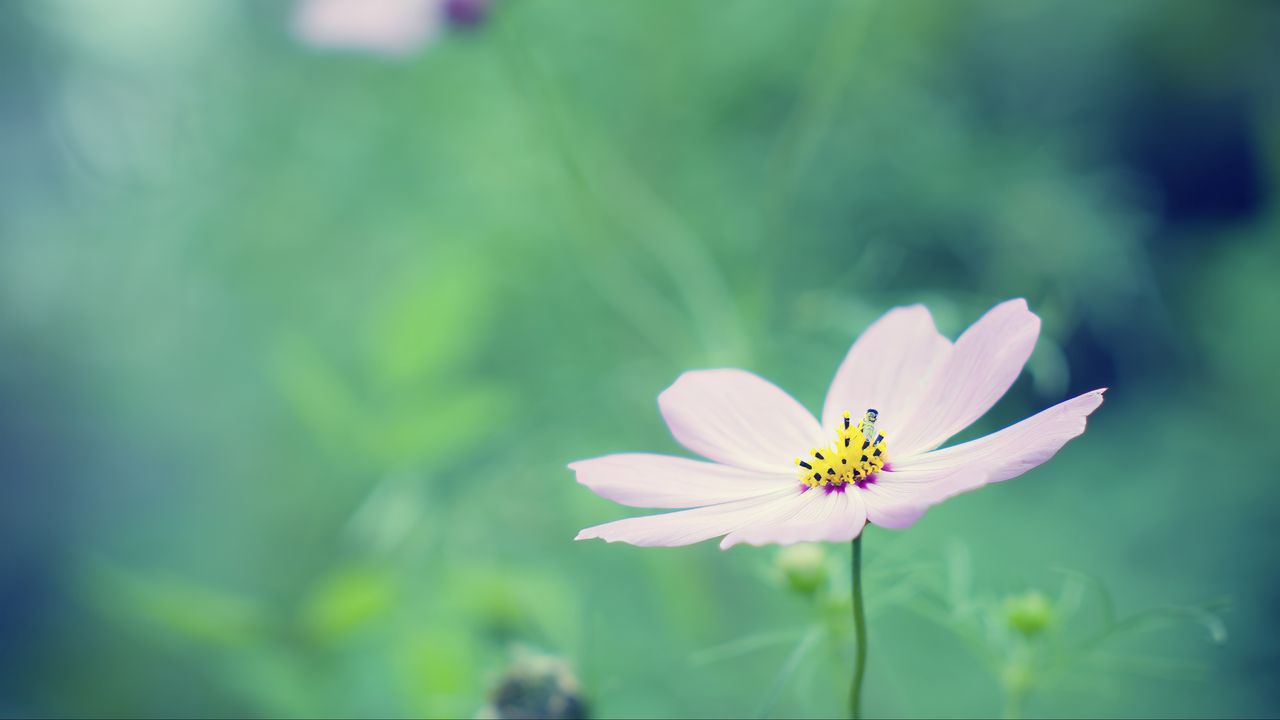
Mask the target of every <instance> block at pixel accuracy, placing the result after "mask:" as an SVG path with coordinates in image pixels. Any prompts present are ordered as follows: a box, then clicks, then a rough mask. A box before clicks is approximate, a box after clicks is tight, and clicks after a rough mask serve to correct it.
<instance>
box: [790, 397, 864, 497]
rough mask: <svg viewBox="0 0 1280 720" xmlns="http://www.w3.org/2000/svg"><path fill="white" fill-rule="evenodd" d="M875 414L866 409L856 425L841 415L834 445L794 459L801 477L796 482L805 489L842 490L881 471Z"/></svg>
mask: <svg viewBox="0 0 1280 720" xmlns="http://www.w3.org/2000/svg"><path fill="white" fill-rule="evenodd" d="M878 417H879V413H877V412H876V411H875V410H872V409H868V410H867V413H866V415H864V416H863V417H862V421H861V422H859V423H856V424H855V423H853V422H851V421H850V419H849V413H845V414H844V422H843V423H842V424H841V426H840V427H837V428H836V442H835V444H833V445H832V446H831V447H829V448H813V449H812V450H810V451H809V457H808V458H796V465H799V466H800V469H801V472H802V474H801V475H800V482H802V483H804V484H805V485H808V486H809V487H830V488H839V489H841V490H843V489H844V486H846V485H849V484H855V485H862V484H864V483H866V482H868V481H870V480H871V479H872V478H873V477H874V476H875V474H876V473H878V472H880V469H881V468H883V467H884V461H885V458H886V454H885V445H884V435H883V434H882V433H880V432H878V431H877V430H876V418H878Z"/></svg>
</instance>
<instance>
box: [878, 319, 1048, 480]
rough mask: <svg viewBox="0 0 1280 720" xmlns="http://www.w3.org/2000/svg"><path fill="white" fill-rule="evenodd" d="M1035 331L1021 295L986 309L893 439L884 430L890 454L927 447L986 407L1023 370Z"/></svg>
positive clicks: (903, 455)
mask: <svg viewBox="0 0 1280 720" xmlns="http://www.w3.org/2000/svg"><path fill="white" fill-rule="evenodd" d="M1039 335H1040V318H1038V317H1036V316H1035V314H1033V313H1032V312H1031V311H1030V310H1028V309H1027V303H1026V301H1025V300H1022V299H1021V298H1019V299H1017V300H1010V301H1008V302H1004V303H1001V304H999V305H997V306H995V307H994V308H992V309H991V310H989V311H987V314H986V315H983V316H982V317H981V318H980V319H979V320H978V321H977V322H976V323H974V324H973V325H972V326H970V327H969V329H968V330H965V331H964V334H963V335H961V336H960V339H959V340H956V343H955V345H954V346H953V347H952V351H951V353H950V357H948V358H947V361H946V362H945V363H944V364H943V366H942V367H941V369H939V370H938V372H937V374H936V375H935V376H934V378H933V382H932V384H931V386H930V388H929V390H928V391H927V392H926V393H925V394H924V398H923V400H922V401H921V403H920V405H919V407H918V409H917V410H916V412H915V413H914V414H913V415H912V417H911V420H910V424H909V425H907V426H905V427H902V428H901V429H900V430H899V431H898V434H897V436H895V437H889V436H888V433H886V434H885V435H886V437H889V448H890V450H891V451H892V457H895V458H907V457H911V456H913V455H916V454H918V453H922V452H925V451H928V450H931V449H933V448H935V447H937V446H939V445H941V444H942V443H943V442H944V441H945V440H946V439H947V438H949V437H951V436H952V435H954V434H956V433H958V432H960V431H961V430H963V429H965V428H966V427H968V426H969V424H970V423H972V422H973V421H974V420H977V419H978V418H979V417H981V416H982V415H983V414H984V413H985V412H986V411H987V410H989V409H991V406H992V405H994V404H995V403H996V401H997V400H999V399H1000V398H1001V397H1002V396H1003V395H1004V394H1005V392H1006V391H1008V389H1009V386H1011V385H1013V381H1014V380H1016V379H1017V377H1018V374H1019V373H1020V372H1022V366H1023V365H1025V364H1026V362H1027V358H1028V357H1030V355H1031V350H1032V349H1033V348H1034V347H1035V344H1036V339H1037V338H1038V337H1039Z"/></svg>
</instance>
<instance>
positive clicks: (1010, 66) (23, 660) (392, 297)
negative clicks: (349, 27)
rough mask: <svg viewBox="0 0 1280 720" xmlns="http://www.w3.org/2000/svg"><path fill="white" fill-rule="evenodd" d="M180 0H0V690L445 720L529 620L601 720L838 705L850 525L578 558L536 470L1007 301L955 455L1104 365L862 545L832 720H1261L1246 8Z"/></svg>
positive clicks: (1268, 404) (1271, 187) (1267, 253)
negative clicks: (901, 317)
mask: <svg viewBox="0 0 1280 720" xmlns="http://www.w3.org/2000/svg"><path fill="white" fill-rule="evenodd" d="M182 5H183V10H182V11H181V12H179V11H175V10H174V9H173V6H172V4H171V3H166V2H164V1H163V0H131V2H129V3H127V4H126V3H116V2H112V1H110V0H56V1H55V0H50V1H49V2H44V1H43V0H32V1H30V2H7V3H0V123H2V124H3V126H4V127H5V132H4V133H0V157H3V158H4V161H3V162H0V190H2V192H0V347H2V348H4V349H5V353H4V356H3V359H0V610H3V612H0V637H3V638H4V642H3V643H0V645H2V647H0V671H2V672H0V715H10V714H12V715H21V716H27V715H35V716H45V715H57V716H105V715H112V716H145V715H156V716H170V715H172V716H189V715H192V714H200V715H210V716H236V717H240V716H254V717H257V716H283V717H303V716H321V715H324V716H351V717H357V716H379V717H382V716H393V717H404V716H414V717H419V716H448V717H472V716H475V715H476V714H477V713H479V712H480V711H481V709H482V708H484V707H485V706H486V704H487V703H490V702H491V701H492V699H493V697H494V689H495V688H497V687H501V686H502V683H503V681H504V678H506V679H509V678H510V677H511V675H510V671H511V667H512V664H513V660H512V647H513V646H525V645H527V646H531V647H535V648H537V649H538V651H539V653H541V654H542V655H545V656H548V657H552V658H555V660H554V662H555V663H559V664H557V665H556V667H572V668H573V669H574V672H575V673H576V676H577V679H578V681H579V682H580V689H581V691H582V694H583V697H585V698H586V699H587V700H588V701H589V702H588V707H589V708H590V709H591V712H593V713H594V714H596V715H598V716H601V717H615V716H631V717H639V716H679V717H723V716H726V715H729V716H738V715H747V714H751V713H757V712H765V713H769V714H772V715H777V716H795V717H810V716H823V715H835V714H838V713H840V712H842V705H843V702H844V701H843V696H844V692H845V686H846V679H847V675H848V669H849V657H848V653H849V635H848V633H849V626H848V613H849V605H848V602H849V600H848V596H847V592H848V569H847V567H846V559H847V556H846V555H845V554H844V553H845V552H847V550H845V549H843V548H835V547H830V548H825V549H824V550H822V551H821V552H820V553H819V552H815V550H814V549H812V548H810V549H793V550H788V551H785V552H784V553H782V554H780V555H775V551H774V550H772V549H764V550H761V549H753V548H748V547H741V548H736V549H734V550H733V551H731V552H728V553H722V552H720V551H719V550H718V549H716V548H715V547H714V546H697V547H690V548H684V549H679V550H653V549H637V548H631V547H623V546H618V545H607V546H606V545H605V544H603V543H573V542H571V538H572V537H573V536H574V533H575V532H576V531H577V530H578V529H579V528H581V527H583V526H587V525H591V524H595V523H598V522H602V521H605V520H607V519H612V518H615V517H618V515H619V512H621V510H620V508H619V507H618V506H616V505H615V504H613V503H610V502H607V501H605V500H603V499H600V498H598V497H595V496H593V495H591V494H590V493H589V492H588V491H587V490H586V489H585V488H583V487H581V486H579V485H577V484H576V483H575V482H573V478H572V475H571V473H570V472H569V471H568V470H567V469H566V468H565V465H566V464H567V463H568V462H570V461H572V460H575V459H579V458H583V457H590V456H594V455H598V454H603V453H609V452H619V451H654V452H673V453H681V452H682V451H681V450H680V449H679V448H678V447H677V446H676V444H675V443H674V442H673V441H671V439H670V438H669V433H668V432H667V431H666V429H665V428H664V427H663V425H662V422H661V419H660V417H659V414H658V412H657V408H656V406H655V397H656V396H657V394H658V393H659V392H661V390H662V389H663V388H665V387H666V386H667V385H668V384H669V383H670V382H671V381H672V380H673V379H674V378H675V377H676V376H677V375H678V374H679V373H680V372H682V371H684V370H688V369H691V368H695V367H718V366H737V367H744V368H747V369H750V370H752V371H755V372H758V373H759V374H761V375H764V376H766V377H769V378H771V379H773V380H775V381H776V382H778V384H780V385H781V386H782V387H784V388H786V389H788V390H789V391H791V392H793V393H794V394H795V395H796V396H797V397H799V398H800V399H801V400H802V401H804V402H805V403H806V404H808V405H809V406H811V407H813V408H817V407H819V406H820V403H821V398H822V393H823V392H824V390H825V388H826V387H827V383H828V381H829V379H830V376H831V373H832V372H833V371H834V369H835V367H836V366H837V364H838V362H839V360H840V358H841V357H842V355H843V353H844V352H845V351H846V350H847V348H848V345H849V343H850V342H851V341H852V339H853V338H854V336H855V335H856V334H857V333H858V332H859V331H860V330H861V329H862V328H863V327H865V326H866V324H867V323H868V322H870V321H871V320H872V319H874V318H875V317H876V316H878V315H879V314H880V313H881V312H883V311H884V310H885V309H886V308H888V307H890V306H892V305H895V304H899V303H907V302H925V303H927V304H928V305H929V307H930V309H931V310H932V312H933V313H934V315H935V317H936V318H937V320H938V322H939V324H940V326H941V327H942V329H943V330H944V331H945V332H947V333H950V334H954V333H956V332H957V331H959V330H960V329H961V328H963V327H964V326H965V325H966V324H967V323H968V322H970V321H971V320H973V319H974V318H975V317H976V316H977V314H978V313H980V312H981V311H982V310H984V309H986V308H987V307H989V306H990V305H991V304H993V303H994V302H995V301H998V300H1001V299H1004V298H1008V297H1013V296H1025V297H1026V298H1027V299H1028V301H1029V303H1030V305H1031V307H1032V308H1033V309H1034V310H1035V311H1036V312H1037V313H1038V314H1040V315H1041V316H1042V318H1043V319H1044V330H1043V334H1042V338H1041V340H1040V345H1039V346H1038V348H1037V351H1036V354H1035V355H1034V356H1033V358H1032V360H1031V362H1030V364H1029V366H1028V372H1027V377H1026V378H1025V379H1024V380H1023V381H1020V382H1019V383H1018V384H1017V385H1016V386H1015V387H1014V388H1013V390H1012V391H1011V392H1010V394H1009V396H1008V397H1007V398H1006V399H1004V400H1003V401H1002V402H1001V403H1000V404H999V405H998V406H997V407H996V408H995V409H994V410H993V412H992V413H991V415H990V417H988V418H986V419H984V420H982V421H980V422H979V424H978V425H977V426H975V427H974V428H972V429H970V430H967V431H965V433H963V434H962V436H961V438H960V439H964V438H967V437H971V436H974V435H976V434H977V433H979V432H985V431H989V430H992V429H995V428H998V427H1001V426H1003V425H1004V424H1006V423H1007V422H1011V421H1014V420H1017V419H1019V418H1021V417H1024V416H1026V415H1028V414H1030V413H1032V412H1035V411H1037V410H1039V409H1041V408H1043V407H1046V406H1048V405H1050V404H1052V403H1054V402H1057V401H1059V400H1061V399H1063V398H1064V397H1065V396H1067V395H1068V394H1070V393H1073V392H1077V391H1084V390H1088V389H1092V388H1094V387H1097V386H1100V385H1111V386H1112V389H1111V391H1110V392H1109V393H1108V400H1107V403H1106V404H1105V405H1104V406H1103V407H1102V408H1101V410H1100V411H1099V412H1098V413H1097V414H1096V416H1095V417H1094V418H1092V419H1091V421H1090V429H1089V431H1088V432H1087V433H1086V435H1085V436H1084V437H1083V438H1082V439H1080V440H1078V441H1075V442H1073V443H1072V444H1070V445H1069V446H1067V447H1066V448H1065V449H1064V450H1063V451H1062V452H1061V453H1059V455H1058V456H1057V457H1055V458H1054V460H1053V462H1051V463H1049V464H1047V465H1046V466H1044V467H1042V468H1039V469H1037V470H1035V471H1033V472H1031V473H1029V474H1028V475H1026V476H1025V477H1023V478H1020V479H1018V480H1015V481H1012V482H1009V483H1003V484H1000V485H997V486H993V487H990V488H986V489H984V490H983V491H982V492H980V493H974V494H972V495H967V496H964V497H961V498H956V499H954V500H951V501H949V502H948V503H947V504H945V505H944V506H941V507H939V508H937V509H934V510H932V511H931V512H930V513H929V514H928V515H927V516H926V517H925V518H924V519H923V520H922V521H921V522H920V523H919V524H917V525H916V526H915V527H913V528H912V529H911V530H910V531H907V532H903V533H896V532H888V531H882V530H880V529H878V528H872V529H870V530H869V531H868V535H867V538H866V541H865V558H866V562H867V568H866V571H865V577H866V579H867V594H866V599H867V603H868V608H869V612H870V614H871V618H870V627H871V629H870V633H871V638H870V642H871V645H870V653H871V664H870V666H869V671H868V676H867V687H866V695H865V700H864V702H865V707H866V708H867V711H868V713H869V714H872V715H884V716H957V715H959V716H989V715H991V714H993V713H994V712H997V711H999V710H1000V709H1001V708H1004V709H1005V711H1006V712H1009V713H1011V714H1014V713H1022V714H1027V715H1047V716H1081V715H1083V716H1108V717H1111V716H1141V717H1149V716H1163V715H1172V714H1177V715H1182V716H1200V715H1213V716H1258V715H1264V716H1265V715H1275V714H1277V707H1276V705H1275V703H1274V698H1275V693H1274V692H1273V690H1272V689H1271V688H1272V686H1273V685H1274V674H1275V667H1274V662H1273V661H1272V659H1271V658H1273V657H1274V655H1275V653H1274V649H1273V648H1272V647H1271V644H1272V641H1271V638H1273V637H1274V636H1275V633H1276V630H1277V619H1276V617H1275V614H1274V611H1273V608H1272V607H1271V606H1272V605H1273V603H1272V602H1271V601H1270V598H1273V597H1274V595H1275V570H1274V568H1273V567H1272V565H1273V562H1272V558H1274V557H1275V556H1276V553H1277V552H1278V551H1280V540H1278V539H1277V535H1276V533H1275V532H1274V530H1273V529H1274V527H1275V523H1276V521H1277V517H1276V510H1275V508H1276V507H1280V505H1278V504H1277V503H1276V500H1277V492H1278V491H1277V486H1276V483H1275V482H1274V468H1275V467H1277V464H1278V463H1280V449H1278V446H1277V444H1276V443H1275V441H1274V438H1273V437H1272V435H1273V434H1274V433H1273V431H1272V427H1273V425H1274V421H1273V416H1274V408H1275V406H1276V404H1277V403H1278V402H1280V377H1278V376H1277V374H1276V373H1275V368H1276V366H1277V361H1278V359H1280V345H1278V344H1277V343H1278V340H1277V335H1276V333H1274V331H1272V330H1271V328H1272V327H1273V326H1274V318H1273V317H1272V316H1273V314H1274V311H1273V308H1274V307H1275V306H1276V304H1277V302H1280V298H1278V297H1277V287H1280V286H1277V284H1276V283H1275V282H1274V278H1275V276H1276V271H1277V269H1280V245H1278V244H1277V243H1276V242H1275V238H1276V233H1277V220H1276V217H1277V216H1276V212H1275V192H1276V188H1277V187H1280V183H1277V182H1275V180H1276V178H1277V177H1278V176H1277V169H1278V168H1280V137H1278V136H1277V134H1276V132H1275V130H1274V128H1277V127H1280V117H1277V112H1280V110H1278V108H1280V104H1277V103H1276V102H1275V100H1276V93H1275V88H1274V82H1273V80H1272V76H1273V75H1274V72H1273V69H1274V67H1275V65H1276V63H1275V62H1274V47H1275V42H1274V38H1275V37H1276V31H1277V28H1278V27H1280V13H1278V12H1277V9H1276V7H1274V6H1273V4H1270V3H1247V2H1228V3H1214V4H1213V6H1212V8H1211V9H1210V8H1209V6H1208V4H1205V3H1197V2H1194V1H1192V0H1186V1H1182V0H1179V1H1176V2H1175V1H1173V0H1135V1H1132V2H1125V3H1105V2H1093V3H1086V4H1083V5H1082V4H1079V3H1066V2H1058V1H1056V0H1054V1H1046V2H1034V3H1010V2H1006V1H1004V0H983V1H980V2H966V3H954V2H948V1H946V0H925V1H920V2H911V3H897V2H880V3H869V2H861V1H854V0H812V1H810V2H803V3H779V2H777V0H734V1H732V2H728V1H726V2H688V3H684V2H656V1H653V0H611V1H610V2H597V3H587V2H582V0H495V2H493V3H492V14H491V16H490V18H489V21H488V22H486V23H485V24H483V25H482V26H480V27H478V28H475V29H474V30H473V31H471V32H456V31H448V32H444V33H442V34H441V35H440V36H439V37H438V38H436V40H435V41H434V42H433V43H431V44H429V45H428V46H426V47H424V48H423V49H422V51H421V52H420V53H417V54H415V55H413V56H411V57H405V58H400V59H394V60H392V59H387V58H382V57H374V56H366V55H360V54H355V53H342V52H327V51H320V50H317V49H315V48H310V47H307V46H305V45H303V44H301V43H299V42H298V41H297V40H296V38H294V37H292V36H291V35H290V33H289V32H288V24H289V12H290V5H289V4H288V3H286V2H283V0H280V1H277V2H259V1H258V0H244V1H243V2H222V1H219V0H184V2H183V3H182ZM1203 133H1208V135H1205V136H1203V137H1202V136H1201V134H1203ZM1171 138H1173V139H1171ZM1233 148H1235V149H1236V150H1238V152H1237V151H1236V150H1233ZM1240 148H1242V149H1240ZM1233 153H1235V154H1233ZM1223 158H1226V160H1223ZM1189 178H1190V179H1189ZM1197 178H1198V180H1197ZM1204 178H1210V179H1211V181H1206V180H1204ZM1193 180H1194V182H1193ZM1187 183H1190V185H1187ZM1187 187H1190V188H1191V190H1187ZM1206 418H1208V420H1207V421H1206ZM1206 428H1207V429H1208V432H1210V433H1211V437H1209V438H1205V437H1202V436H1201V435H1198V434H1197V433H1202V432H1204V431H1205V430H1206ZM957 538H960V539H962V540H961V542H960V544H959V545H957V544H954V543H953V542H952V541H953V540H955V539H957ZM961 546H963V547H964V548H965V550H964V552H959V551H948V550H946V548H954V547H961ZM948 552H950V554H947V553H948ZM820 554H821V556H822V557H819V555H820ZM970 558H972V562H971V561H970ZM1053 567H1071V568H1081V569H1087V570H1088V573H1089V576H1088V577H1087V578H1086V577H1085V576H1081V575H1076V574H1066V575H1062V576H1059V575H1053V574H1050V572H1049V571H1048V570H1047V569H1048V568H1053ZM1092 578H1096V581H1095V580H1094V579H1092ZM1104 587H1105V588H1107V589H1108V590H1107V591H1105V592H1104V591H1103V590H1102V588H1104ZM796 591H799V592H796ZM1218 597H1224V598H1228V599H1229V600H1230V602H1231V611H1232V613H1231V615H1230V616H1229V620H1230V630H1231V632H1230V633H1229V634H1228V632H1227V630H1228V627H1227V625H1226V622H1227V621H1226V620H1224V619H1223V616H1222V614H1221V612H1220V611H1221V608H1220V607H1219V606H1218V605H1217V604H1209V605H1197V604H1196V603H1200V602H1202V601H1203V600H1204V599H1205V598H1218ZM1116 608H1157V609H1155V610H1151V611H1147V612H1142V613H1137V614H1127V613H1126V612H1121V611H1119V610H1117V609H1116ZM975 658H977V660H976V661H975ZM557 677H558V676H557ZM546 687H551V686H544V685H538V686H537V688H539V689H546ZM558 687H560V686H559V685H555V686H554V687H553V688H552V689H555V688H558ZM520 688H521V689H524V688H525V686H524V685H520ZM534 694H536V693H534ZM520 696H521V697H522V698H523V697H525V696H524V695H523V694H521V695H520ZM539 697H542V696H539Z"/></svg>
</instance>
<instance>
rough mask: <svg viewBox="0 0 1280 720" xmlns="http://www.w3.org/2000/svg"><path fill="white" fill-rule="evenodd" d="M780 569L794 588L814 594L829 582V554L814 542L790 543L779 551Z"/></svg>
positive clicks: (803, 593) (802, 593) (800, 591)
mask: <svg viewBox="0 0 1280 720" xmlns="http://www.w3.org/2000/svg"><path fill="white" fill-rule="evenodd" d="M777 565H778V569H779V570H781V571H782V576H783V577H784V578H786V580H787V584H788V585H789V586H790V587H791V589H792V590H795V591H796V592H798V593H800V594H801V595H812V594H814V593H815V592H817V591H818V589H819V588H821V587H822V586H823V585H825V584H826V582H827V554H826V553H825V552H823V550H822V546H820V545H816V544H813V543H805V544H801V545H789V546H787V547H784V548H782V549H781V550H780V551H778V557H777Z"/></svg>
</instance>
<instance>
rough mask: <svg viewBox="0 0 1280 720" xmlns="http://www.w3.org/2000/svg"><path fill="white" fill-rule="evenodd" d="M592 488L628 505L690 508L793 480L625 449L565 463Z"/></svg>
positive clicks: (778, 487) (791, 483) (789, 484)
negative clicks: (621, 451) (620, 451)
mask: <svg viewBox="0 0 1280 720" xmlns="http://www.w3.org/2000/svg"><path fill="white" fill-rule="evenodd" d="M569 468H570V469H571V470H573V471H574V472H575V473H577V476H578V482H580V483H582V484H583V485H586V486H587V487H589V488H591V490H592V491H593V492H595V494H597V495H599V496H600V497H603V498H608V499H609V500H613V501H614V502H618V503H622V504H623V505H630V506H632V507H651V508H689V507H701V506H703V505H714V504H717V503H722V502H729V501H731V500H741V499H743V498H749V497H756V496H759V495H765V494H768V493H771V492H775V491H777V490H782V489H787V488H791V487H794V486H795V485H796V479H795V473H794V472H793V473H790V474H787V475H768V474H765V473H759V472H754V471H751V470H742V469H741V468H734V467H729V466H728V465H718V464H716V463H708V462H700V461H698V460H689V459H686V458H679V457H671V456H669V455H650V454H645V453H626V454H619V455H606V456H605V457H599V458H593V459H591V460H579V461H578V462H575V463H572V464H571V465H569Z"/></svg>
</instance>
